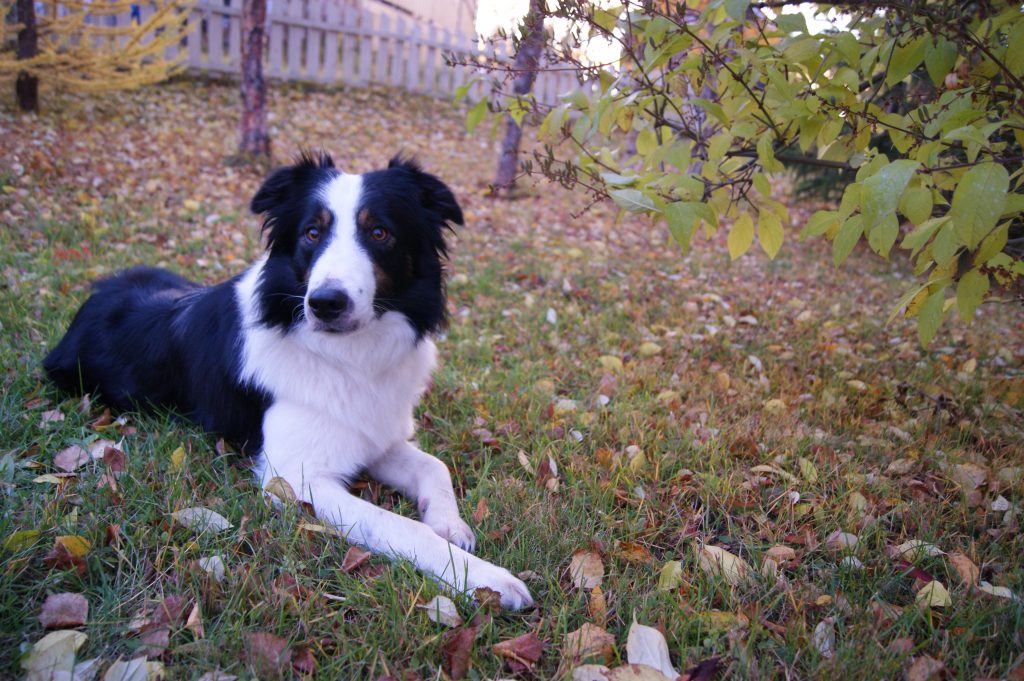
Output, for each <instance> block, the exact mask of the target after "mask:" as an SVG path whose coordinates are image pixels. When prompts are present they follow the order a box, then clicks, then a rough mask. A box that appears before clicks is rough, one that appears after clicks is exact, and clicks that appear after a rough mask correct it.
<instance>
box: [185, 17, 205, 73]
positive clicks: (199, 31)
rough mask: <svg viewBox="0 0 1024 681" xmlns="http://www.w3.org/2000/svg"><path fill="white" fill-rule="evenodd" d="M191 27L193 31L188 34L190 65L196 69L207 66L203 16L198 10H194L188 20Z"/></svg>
mask: <svg viewBox="0 0 1024 681" xmlns="http://www.w3.org/2000/svg"><path fill="white" fill-rule="evenodd" d="M188 23H189V27H190V28H191V29H192V30H190V31H189V32H188V38H187V44H188V65H189V66H195V67H203V66H205V63H204V60H203V50H202V42H203V15H202V13H200V12H199V10H198V9H195V10H192V12H191V13H190V14H189V18H188Z"/></svg>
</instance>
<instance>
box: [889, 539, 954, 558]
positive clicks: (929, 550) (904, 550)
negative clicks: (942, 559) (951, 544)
mask: <svg viewBox="0 0 1024 681" xmlns="http://www.w3.org/2000/svg"><path fill="white" fill-rule="evenodd" d="M893 554H894V555H893V557H894V558H903V559H904V560H915V559H917V558H919V557H921V556H930V557H935V556H944V555H946V552H945V551H942V550H941V549H939V547H938V546H936V545H935V544H929V543H928V542H924V541H921V540H920V539H911V540H910V541H905V542H903V543H902V544H900V545H899V546H897V547H896V548H895V549H894V550H893Z"/></svg>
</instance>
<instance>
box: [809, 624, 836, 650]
mask: <svg viewBox="0 0 1024 681" xmlns="http://www.w3.org/2000/svg"><path fill="white" fill-rule="evenodd" d="M835 624H836V621H835V619H833V618H831V617H826V618H825V619H823V620H822V621H820V622H818V625H817V626H816V627H814V635H813V636H812V639H813V641H814V647H815V648H817V650H818V652H819V653H821V656H822V657H824V658H826V659H829V660H831V659H832V657H833V656H834V655H835V654H836V627H835Z"/></svg>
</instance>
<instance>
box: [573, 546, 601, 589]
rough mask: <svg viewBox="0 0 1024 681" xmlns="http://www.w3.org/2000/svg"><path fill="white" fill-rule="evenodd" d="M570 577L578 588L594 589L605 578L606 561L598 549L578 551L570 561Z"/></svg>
mask: <svg viewBox="0 0 1024 681" xmlns="http://www.w3.org/2000/svg"><path fill="white" fill-rule="evenodd" d="M569 578H570V579H572V583H573V584H575V585H576V588H577V589H593V588H594V587H595V586H600V585H601V582H602V581H603V580H604V562H602V561H601V556H600V555H598V553H597V552H596V551H582V550H581V551H577V552H576V553H574V554H572V559H571V560H570V561H569Z"/></svg>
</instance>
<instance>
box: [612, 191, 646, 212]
mask: <svg viewBox="0 0 1024 681" xmlns="http://www.w3.org/2000/svg"><path fill="white" fill-rule="evenodd" d="M608 195H609V196H611V197H612V201H614V202H615V203H616V204H618V206H619V207H620V208H622V209H624V210H626V211H628V212H630V213H646V212H649V211H657V210H658V207H657V206H656V205H655V204H654V201H653V200H652V199H651V197H649V196H647V195H646V194H644V193H643V192H642V191H640V190H639V189H615V190H612V191H610V192H608Z"/></svg>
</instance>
